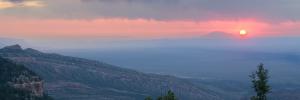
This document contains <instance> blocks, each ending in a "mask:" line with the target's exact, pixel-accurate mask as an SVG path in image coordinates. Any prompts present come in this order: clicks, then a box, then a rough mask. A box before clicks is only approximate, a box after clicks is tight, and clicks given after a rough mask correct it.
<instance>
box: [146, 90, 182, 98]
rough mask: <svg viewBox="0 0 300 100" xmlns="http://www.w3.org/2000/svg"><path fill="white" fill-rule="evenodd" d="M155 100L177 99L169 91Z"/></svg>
mask: <svg viewBox="0 0 300 100" xmlns="http://www.w3.org/2000/svg"><path fill="white" fill-rule="evenodd" d="M145 100H152V98H151V97H146V98H145ZM157 100H177V98H176V96H175V94H174V93H173V92H172V91H171V90H169V91H168V92H167V94H166V95H164V96H160V97H158V98H157Z"/></svg>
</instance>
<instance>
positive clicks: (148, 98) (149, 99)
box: [145, 96, 153, 100]
mask: <svg viewBox="0 0 300 100" xmlns="http://www.w3.org/2000/svg"><path fill="white" fill-rule="evenodd" d="M145 100H153V99H152V98H151V97H150V96H148V97H146V98H145Z"/></svg>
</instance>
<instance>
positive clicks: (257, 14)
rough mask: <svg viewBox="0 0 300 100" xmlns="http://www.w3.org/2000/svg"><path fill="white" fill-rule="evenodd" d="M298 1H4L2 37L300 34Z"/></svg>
mask: <svg viewBox="0 0 300 100" xmlns="http://www.w3.org/2000/svg"><path fill="white" fill-rule="evenodd" d="M299 9H300V1H299V0H0V22H1V23H0V34H1V37H15V38H76V39H78V38H79V39H80V38H96V37H97V38H171V37H176V38H178V37H180V38H181V37H195V36H203V35H207V34H210V33H213V32H224V33H229V34H231V35H234V36H238V35H239V31H240V30H242V29H244V30H246V31H247V33H249V36H248V37H266V36H267V37H269V36H272V37H274V36H295V35H296V36H298V35H300V34H299V32H300V13H299Z"/></svg>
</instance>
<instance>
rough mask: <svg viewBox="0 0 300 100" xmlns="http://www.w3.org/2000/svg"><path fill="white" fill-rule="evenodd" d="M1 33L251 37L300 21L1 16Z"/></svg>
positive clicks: (286, 29) (289, 28)
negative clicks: (241, 34) (242, 33)
mask: <svg viewBox="0 0 300 100" xmlns="http://www.w3.org/2000/svg"><path fill="white" fill-rule="evenodd" d="M0 22H1V23H0V34H1V35H2V36H12V37H45V38H48V37H132V38H155V37H191V36H201V35H205V34H207V33H210V32H214V31H222V32H227V33H231V34H236V35H238V32H239V30H240V29H245V30H247V31H248V32H249V33H250V34H251V35H252V36H266V35H267V36H269V35H287V34H288V33H293V34H297V33H298V32H299V31H300V30H299V29H300V22H282V23H278V24H269V23H264V22H259V21H255V20H216V21H214V20H209V21H183V20H177V21H176V20H175V21H174V20H173V21H158V20H145V19H134V20H130V19H120V18H114V19H103V18H98V19H95V20H72V19H28V18H27V19H26V18H24V19H21V18H16V17H1V19H0Z"/></svg>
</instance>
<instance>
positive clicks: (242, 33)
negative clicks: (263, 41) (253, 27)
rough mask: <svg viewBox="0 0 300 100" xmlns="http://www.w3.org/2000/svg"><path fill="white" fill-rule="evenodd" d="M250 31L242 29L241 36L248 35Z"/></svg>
mask: <svg viewBox="0 0 300 100" xmlns="http://www.w3.org/2000/svg"><path fill="white" fill-rule="evenodd" d="M247 34H248V33H247V31H246V30H244V29H243V30H240V35H241V36H245V35H247Z"/></svg>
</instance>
